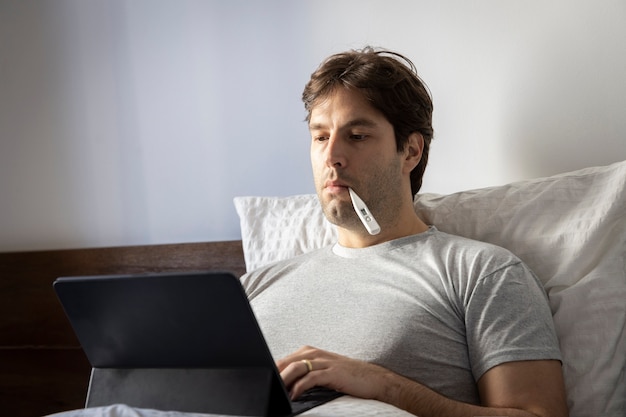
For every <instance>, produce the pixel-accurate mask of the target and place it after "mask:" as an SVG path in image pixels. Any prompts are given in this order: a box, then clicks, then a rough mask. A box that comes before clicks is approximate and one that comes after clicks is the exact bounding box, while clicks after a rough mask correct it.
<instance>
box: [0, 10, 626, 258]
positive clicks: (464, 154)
mask: <svg viewBox="0 0 626 417" xmlns="http://www.w3.org/2000/svg"><path fill="white" fill-rule="evenodd" d="M365 44H371V45H375V46H384V47H388V48H390V49H395V50H398V51H399V52H402V53H404V54H406V55H407V56H409V57H411V58H412V59H413V60H414V62H415V64H416V65H417V67H418V69H419V71H420V73H421V75H422V77H423V78H424V79H425V81H426V82H427V84H428V85H429V87H430V89H431V91H432V94H433V96H434V101H435V130H436V139H435V141H434V143H433V146H432V152H431V159H430V166H429V168H428V170H427V175H426V178H425V185H424V191H429V192H440V193H448V192H453V191H458V190H463V189H468V188H477V187H484V186H489V185H497V184H503V183H506V182H510V181H515V180H519V179H523V178H530V177H537V176H544V175H551V174H554V173H558V172H563V171H568V170H573V169H578V168H583V167H587V166H592V165H603V164H608V163H611V162H616V161H619V160H624V159H626V117H625V116H626V82H624V74H626V3H625V2H624V1H623V0H600V1H596V0H569V1H561V0H551V1H545V0H525V1H507V2H503V1H500V0H478V1H466V0H439V1H436V2H435V1H427V0H419V1H412V0H407V1H393V0H385V1H374V0H370V1H364V0H351V1H348V0H343V1H335V0H317V1H309V2H305V1H290V0H284V1H264V2H255V1H241V0H240V1H232V0H231V1H221V0H210V1H202V0H176V1H174V0H169V1H165V0H161V1H157V0H127V1H124V0H107V1H99V0H98V1H96V0H50V1H39V0H0V140H1V142H0V251H13V250H25V249H49V248H66V247H86V246H110V245H125V244H147V243H171V242H186V241H203V240H223V239H238V238H239V236H240V235H239V224H238V219H237V216H236V213H235V211H234V208H233V205H232V198H233V197H234V196H237V195H290V194H299V193H310V192H313V187H312V184H311V182H312V180H311V175H310V173H309V169H310V167H309V161H308V142H309V138H308V134H307V130H306V126H305V124H304V122H303V118H304V115H305V114H304V110H303V108H302V105H301V103H300V93H301V91H302V87H303V85H304V83H305V82H306V80H307V79H308V76H309V74H310V73H311V72H312V71H313V70H314V69H315V67H316V66H317V64H318V63H319V62H320V61H321V60H322V59H323V58H324V57H326V56H327V55H329V54H331V53H334V52H338V51H342V50H345V49H348V48H353V47H361V46H363V45H365Z"/></svg>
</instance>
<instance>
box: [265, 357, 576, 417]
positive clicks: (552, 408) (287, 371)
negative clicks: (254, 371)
mask: <svg viewBox="0 0 626 417" xmlns="http://www.w3.org/2000/svg"><path fill="white" fill-rule="evenodd" d="M305 359H306V360H308V361H310V363H311V365H312V371H310V372H309V370H308V367H307V364H306V363H304V362H302V361H303V360H305ZM277 364H278V368H279V370H280V371H281V376H282V377H283V380H284V381H285V384H286V385H287V387H288V388H289V389H290V390H291V393H292V396H293V397H294V398H295V397H298V396H299V395H301V394H302V393H303V392H304V391H306V390H307V389H309V388H312V387H314V386H325V387H329V388H332V389H335V390H338V391H341V392H343V393H346V394H349V395H353V396H355V397H361V398H369V399H375V400H378V401H383V402H386V403H389V404H392V405H394V406H396V407H398V408H401V409H404V410H407V411H409V412H411V413H413V414H415V415H419V416H420V417H440V416H455V417H456V416H458V417H462V416H467V417H475V416H510V417H566V416H567V415H568V411H567V406H566V402H565V388H564V384H563V376H562V372H561V365H560V363H559V362H558V361H553V360H546V361H542V360H538V361H518V362H507V363H504V364H501V365H498V366H495V367H493V368H492V369H490V370H489V371H487V372H486V373H485V374H484V375H483V376H482V377H481V378H480V380H479V381H478V389H479V392H480V396H481V401H482V404H483V405H482V406H476V405H471V404H466V403H462V402H458V401H454V400H451V399H449V398H446V397H444V396H442V395H440V394H438V393H436V392H435V391H433V390H431V389H429V388H428V387H426V386H424V385H422V384H419V383H417V382H415V381H412V380H410V379H408V378H405V377H403V376H400V375H398V374H395V373H393V372H391V371H389V370H387V369H385V368H383V367H380V366H378V365H373V364H370V363H366V362H362V361H358V360H355V359H350V358H346V357H343V356H340V355H337V354H334V353H330V352H325V351H322V350H319V349H315V348H311V347H303V348H301V349H299V350H298V351H296V352H295V353H293V354H292V355H290V356H288V357H287V358H285V359H282V360H280V361H278V363H277Z"/></svg>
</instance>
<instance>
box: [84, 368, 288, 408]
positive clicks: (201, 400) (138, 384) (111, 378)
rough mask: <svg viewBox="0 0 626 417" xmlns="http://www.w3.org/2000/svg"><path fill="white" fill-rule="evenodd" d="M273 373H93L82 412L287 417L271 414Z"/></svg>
mask: <svg viewBox="0 0 626 417" xmlns="http://www.w3.org/2000/svg"><path fill="white" fill-rule="evenodd" d="M272 379H273V372H272V371H271V370H269V369H263V368H238V369H216V368H212V369H206V368H193V369H192V368H159V369H154V368H146V369H144V368H132V369H114V368H93V370H92V373H91V380H90V383H89V392H88V393H87V404H86V406H87V407H100V406H107V405H112V404H126V405H128V406H131V407H137V408H148V409H156V410H165V411H181V412H195V413H211V414H229V415H241V416H266V415H269V414H270V413H271V414H272V415H281V414H282V415H287V414H289V411H290V408H289V405H288V404H287V405H286V407H287V409H286V410H282V411H279V410H273V409H274V408H275V407H276V406H278V407H279V408H284V405H280V404H279V405H276V404H274V405H272V398H271V397H272V391H273V388H274V381H272Z"/></svg>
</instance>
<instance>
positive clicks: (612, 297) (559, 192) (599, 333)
mask: <svg viewBox="0 0 626 417" xmlns="http://www.w3.org/2000/svg"><path fill="white" fill-rule="evenodd" d="M235 206H236V209H237V212H238V214H239V217H240V221H241V233H242V241H243V248H244V255H245V261H246V265H247V268H248V270H253V269H256V268H258V267H260V266H263V265H265V264H267V263H270V262H274V261H277V260H282V259H286V258H289V257H292V256H295V255H298V254H300V253H304V252H307V251H310V250H313V249H316V248H320V247H322V246H325V245H328V244H330V243H332V242H334V241H335V239H336V232H335V231H334V229H333V227H332V225H331V224H330V223H329V222H328V221H326V219H325V218H324V216H323V213H322V210H321V208H320V205H319V203H318V201H317V197H316V196H315V195H300V196H293V197H282V198H272V197H237V198H236V199H235ZM415 209H416V211H417V213H418V214H419V215H420V216H421V218H422V219H423V220H424V221H426V223H428V224H433V225H435V226H436V227H437V228H438V229H439V230H441V231H444V232H448V233H453V234H457V235H460V236H465V237H469V238H473V239H476V240H481V241H485V242H490V243H494V244H497V245H499V246H502V247H505V248H507V249H509V250H510V251H512V252H513V253H515V254H516V255H517V256H519V257H520V258H521V259H522V260H523V261H524V262H526V263H527V264H528V265H529V266H530V267H531V268H532V269H533V270H534V271H535V273H536V274H537V276H538V277H539V278H540V279H541V281H542V282H543V284H544V286H545V289H546V291H547V293H548V296H549V300H550V307H551V309H552V313H553V317H554V323H555V327H556V331H557V335H558V337H559V342H560V345H561V351H562V353H563V373H564V377H565V385H566V390H567V399H568V405H569V407H570V415H571V416H572V417H578V416H581V417H582V416H589V417H599V416H604V417H609V416H610V417H618V416H620V417H623V416H624V415H625V414H624V411H625V410H626V161H624V162H620V163H616V164H612V165H609V166H605V167H594V168H587V169H583V170H579V171H574V172H569V173H565V174H560V175H555V176H551V177H547V178H539V179H533V180H526V181H520V182H515V183H511V184H507V185H503V186H498V187H489V188H483V189H477V190H470V191H463V192H458V193H454V194H450V195H436V194H422V195H419V196H418V198H416V201H415Z"/></svg>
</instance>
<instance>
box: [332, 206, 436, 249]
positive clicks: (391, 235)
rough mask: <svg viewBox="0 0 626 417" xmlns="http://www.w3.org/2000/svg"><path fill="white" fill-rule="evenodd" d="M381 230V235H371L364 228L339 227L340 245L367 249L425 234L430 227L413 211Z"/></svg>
mask: <svg viewBox="0 0 626 417" xmlns="http://www.w3.org/2000/svg"><path fill="white" fill-rule="evenodd" d="M380 228H381V230H380V233H379V234H377V235H370V234H369V233H367V231H366V230H365V228H364V227H359V228H358V229H357V230H352V229H346V228H343V227H340V226H337V231H338V234H339V244H340V245H341V246H344V247H347V248H366V247H368V246H374V245H378V244H380V243H384V242H388V241H391V240H395V239H399V238H402V237H406V236H412V235H416V234H418V233H423V232H425V231H427V230H428V225H427V224H426V223H424V222H423V221H422V220H421V219H420V218H419V217H418V216H417V214H415V212H413V211H411V212H410V213H407V214H405V215H400V216H398V221H396V222H394V223H388V224H381V225H380Z"/></svg>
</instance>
